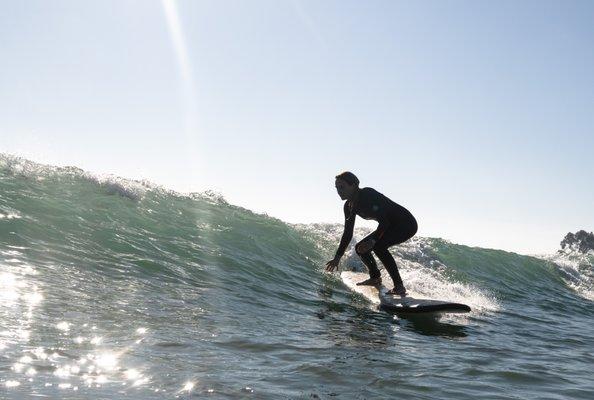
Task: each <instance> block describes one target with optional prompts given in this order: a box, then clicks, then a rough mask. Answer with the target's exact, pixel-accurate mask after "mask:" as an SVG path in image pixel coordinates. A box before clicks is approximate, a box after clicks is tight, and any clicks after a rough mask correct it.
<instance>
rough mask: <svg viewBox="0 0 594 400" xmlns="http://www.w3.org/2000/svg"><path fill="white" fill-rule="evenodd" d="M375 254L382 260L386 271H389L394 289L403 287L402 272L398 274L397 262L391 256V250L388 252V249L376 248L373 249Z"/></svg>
mask: <svg viewBox="0 0 594 400" xmlns="http://www.w3.org/2000/svg"><path fill="white" fill-rule="evenodd" d="M373 252H374V253H375V255H376V256H377V257H378V258H379V259H380V261H381V262H382V264H384V267H386V271H388V274H390V278H392V281H393V282H394V287H397V286H402V285H403V284H402V278H401V277H400V272H398V266H396V260H394V257H392V254H390V250H388V249H387V248H386V247H382V248H379V249H378V248H377V246H376V247H374V248H373Z"/></svg>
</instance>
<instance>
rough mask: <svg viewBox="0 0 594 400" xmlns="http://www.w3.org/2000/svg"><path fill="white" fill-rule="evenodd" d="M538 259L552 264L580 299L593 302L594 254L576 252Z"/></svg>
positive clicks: (591, 252)
mask: <svg viewBox="0 0 594 400" xmlns="http://www.w3.org/2000/svg"><path fill="white" fill-rule="evenodd" d="M539 258H541V259H543V260H546V261H550V262H552V263H554V264H555V265H556V266H557V267H558V268H559V270H560V272H561V277H562V279H563V280H564V281H565V283H566V284H567V286H569V287H570V288H571V289H572V290H574V291H575V293H576V294H578V295H579V296H580V297H583V298H585V299H587V300H590V301H594V265H593V261H594V252H593V251H590V252H588V253H585V254H584V253H579V252H576V251H565V252H559V253H557V254H554V255H545V256H540V257H539Z"/></svg>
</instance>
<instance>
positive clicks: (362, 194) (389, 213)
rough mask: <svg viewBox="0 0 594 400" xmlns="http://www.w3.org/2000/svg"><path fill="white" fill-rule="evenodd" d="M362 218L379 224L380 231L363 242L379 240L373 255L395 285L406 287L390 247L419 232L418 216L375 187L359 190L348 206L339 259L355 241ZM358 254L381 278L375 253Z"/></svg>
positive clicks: (375, 274)
mask: <svg viewBox="0 0 594 400" xmlns="http://www.w3.org/2000/svg"><path fill="white" fill-rule="evenodd" d="M357 215H359V216H360V217H362V218H364V219H372V220H375V221H377V222H379V225H378V227H377V229H376V230H375V231H374V232H373V233H371V234H370V235H369V236H367V237H365V238H364V239H363V240H361V242H363V241H365V240H367V239H371V238H373V239H375V241H376V242H375V245H374V246H373V249H372V250H373V252H374V253H375V254H376V255H377V256H378V258H379V259H380V260H381V262H382V264H384V266H385V267H386V270H387V271H388V273H389V274H390V277H391V278H392V280H393V281H394V285H402V278H400V274H399V273H398V268H397V267H396V261H394V257H392V255H391V254H390V252H389V251H388V247H390V246H393V245H395V244H399V243H402V242H405V241H407V240H408V239H410V238H411V237H413V236H414V235H415V234H416V233H417V229H418V226H417V221H416V220H415V217H413V215H412V214H411V213H410V212H409V211H408V210H407V209H406V208H404V207H402V206H401V205H399V204H396V203H394V202H393V201H392V200H390V199H389V198H387V197H386V196H384V195H383V194H381V193H379V192H378V191H376V190H375V189H372V188H362V189H359V191H358V193H357V196H356V197H355V199H354V200H353V201H350V200H349V201H346V202H345V203H344V219H345V222H344V233H343V234H342V238H341V239H340V245H339V246H338V250H337V251H336V257H337V258H341V257H342V255H343V254H344V252H345V250H346V248H347V246H348V244H349V243H350V242H351V239H352V238H353V229H354V227H355V218H356V216H357ZM361 242H359V243H361ZM357 254H358V255H359V256H360V257H361V260H363V263H364V264H365V265H366V266H367V268H368V269H369V275H370V276H371V277H372V278H377V277H379V276H380V271H379V269H378V268H377V264H376V262H375V259H374V258H373V255H372V254H371V251H368V252H367V253H360V252H359V251H358V250H357Z"/></svg>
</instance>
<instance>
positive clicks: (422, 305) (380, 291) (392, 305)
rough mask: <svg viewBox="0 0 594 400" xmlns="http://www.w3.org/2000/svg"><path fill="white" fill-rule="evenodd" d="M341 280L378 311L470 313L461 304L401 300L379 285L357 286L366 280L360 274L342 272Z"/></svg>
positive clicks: (430, 300)
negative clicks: (373, 303)
mask: <svg viewBox="0 0 594 400" xmlns="http://www.w3.org/2000/svg"><path fill="white" fill-rule="evenodd" d="M340 276H341V278H342V280H343V282H344V283H346V285H347V286H348V287H350V288H351V289H353V290H354V291H356V292H358V293H360V294H362V295H363V296H365V297H367V298H368V299H370V300H371V301H373V302H376V303H378V302H379V308H380V310H384V311H388V312H392V313H396V314H419V315H421V314H425V315H436V314H451V313H454V314H461V313H467V312H470V307H469V306H468V305H466V304H462V303H453V302H449V301H444V300H434V299H421V298H415V297H412V296H406V297H404V298H401V297H400V296H398V295H390V294H388V293H387V292H388V288H386V287H385V286H383V285H381V286H379V287H373V286H357V282H360V281H363V280H365V279H367V278H368V275H367V274H365V273H361V272H348V271H344V272H342V273H341V274H340Z"/></svg>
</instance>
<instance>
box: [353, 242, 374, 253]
mask: <svg viewBox="0 0 594 400" xmlns="http://www.w3.org/2000/svg"><path fill="white" fill-rule="evenodd" d="M373 246H375V240H374V239H367V240H365V241H363V242H361V243H359V244H358V245H357V253H359V254H364V253H367V252H368V251H369V250H371V249H373Z"/></svg>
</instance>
